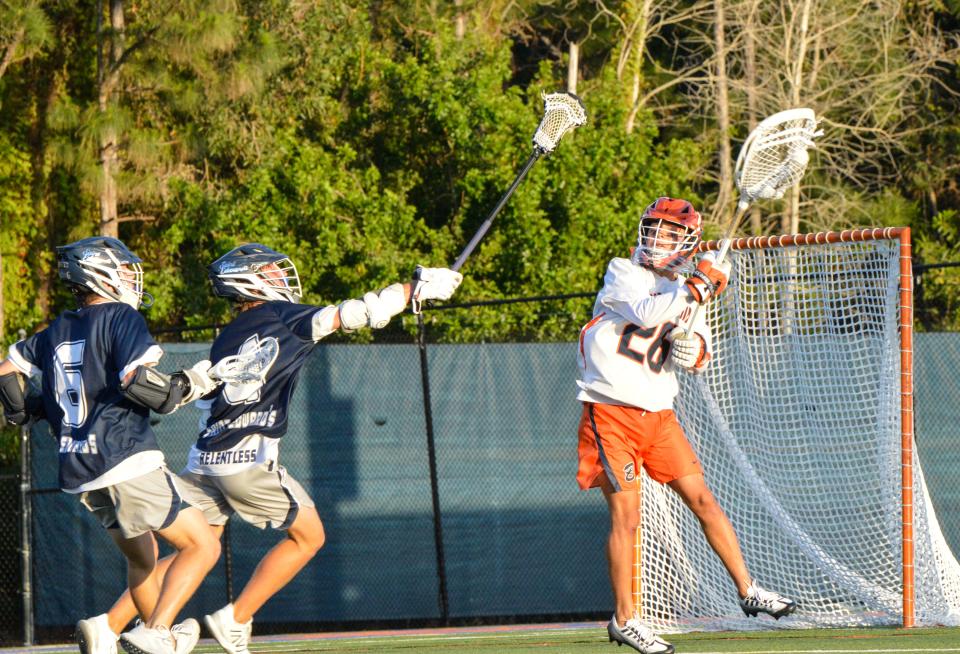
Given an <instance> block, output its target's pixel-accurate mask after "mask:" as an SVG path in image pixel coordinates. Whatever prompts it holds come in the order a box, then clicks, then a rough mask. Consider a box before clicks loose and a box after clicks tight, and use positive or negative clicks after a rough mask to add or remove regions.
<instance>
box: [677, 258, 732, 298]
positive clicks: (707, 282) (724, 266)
mask: <svg viewBox="0 0 960 654" xmlns="http://www.w3.org/2000/svg"><path fill="white" fill-rule="evenodd" d="M729 279H730V260H729V259H726V258H725V259H724V260H723V261H721V262H719V263H718V262H717V253H716V252H714V251H712V250H711V251H710V252H707V253H706V254H704V255H703V257H701V259H700V263H698V264H697V269H696V270H694V271H693V272H692V273H691V274H690V277H689V278H688V279H687V281H686V285H687V289H688V290H689V291H690V295H692V296H693V299H694V300H696V301H697V302H699V303H700V304H704V303H706V302H709V301H710V300H712V299H713V298H715V297H717V296H718V295H720V294H721V293H723V289H725V288H726V287H727V281H728V280H729Z"/></svg>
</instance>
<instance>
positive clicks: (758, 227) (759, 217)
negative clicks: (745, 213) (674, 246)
mask: <svg viewBox="0 0 960 654" xmlns="http://www.w3.org/2000/svg"><path fill="white" fill-rule="evenodd" d="M756 15H757V2H756V0H750V2H749V3H748V6H747V17H746V19H745V20H744V25H743V78H744V79H743V81H744V88H745V92H746V96H747V133H748V134H749V133H750V132H752V131H753V130H754V128H755V127H756V126H757V123H758V122H759V120H758V117H759V113H760V103H759V101H758V99H757V93H758V84H759V81H758V80H757V41H756V27H757V26H756ZM749 216H750V233H751V234H753V235H754V236H761V235H762V234H763V214H762V213H761V211H760V208H759V207H756V206H754V207H751V208H750V211H749Z"/></svg>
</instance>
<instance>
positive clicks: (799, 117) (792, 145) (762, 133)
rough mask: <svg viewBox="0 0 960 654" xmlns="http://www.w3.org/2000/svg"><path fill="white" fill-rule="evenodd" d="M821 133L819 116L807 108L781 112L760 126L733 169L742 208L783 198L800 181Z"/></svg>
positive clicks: (748, 140)
mask: <svg viewBox="0 0 960 654" xmlns="http://www.w3.org/2000/svg"><path fill="white" fill-rule="evenodd" d="M822 134H823V132H822V131H820V130H818V129H817V118H816V115H815V114H814V113H813V110H812V109H807V108H797V109H788V110H786V111H781V112H780V113H777V114H774V115H772V116H769V117H768V118H765V119H764V120H763V121H762V122H761V123H760V124H759V125H757V126H756V127H755V128H754V130H753V131H752V132H750V135H749V136H748V137H747V140H746V141H744V143H743V147H742V148H740V155H739V156H738V157H737V163H736V166H735V168H734V180H735V181H736V184H737V189H739V191H740V205H741V207H745V206H746V205H748V204H749V203H750V202H753V201H754V200H758V199H767V198H782V197H783V194H784V192H785V191H786V190H787V189H789V188H790V187H792V186H793V185H794V184H796V183H797V182H798V181H800V178H801V177H802V176H803V171H804V170H806V168H807V163H808V162H809V161H810V155H809V153H808V152H807V150H808V149H809V148H812V147H815V144H814V142H813V140H814V139H815V138H816V137H818V136H821V135H822Z"/></svg>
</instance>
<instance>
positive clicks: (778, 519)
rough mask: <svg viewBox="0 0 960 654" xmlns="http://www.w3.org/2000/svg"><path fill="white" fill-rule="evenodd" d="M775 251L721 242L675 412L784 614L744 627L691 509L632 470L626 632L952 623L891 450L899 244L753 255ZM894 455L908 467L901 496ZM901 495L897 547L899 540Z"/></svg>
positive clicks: (934, 531)
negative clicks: (719, 286) (703, 327)
mask: <svg viewBox="0 0 960 654" xmlns="http://www.w3.org/2000/svg"><path fill="white" fill-rule="evenodd" d="M864 232H865V233H866V234H867V236H868V237H869V236H870V234H874V235H876V234H877V233H879V232H880V230H864ZM864 232H855V233H854V232H844V234H845V235H848V234H856V235H859V236H860V237H862V236H863V234H864ZM884 233H885V234H887V235H889V234H890V233H891V230H886V232H884ZM897 233H899V230H897ZM821 236H825V235H817V236H816V237H813V236H812V235H808V236H805V237H789V238H790V240H794V239H795V238H803V239H805V240H814V238H816V239H820V237H821ZM831 238H839V235H838V234H834V235H833V236H832V237H831ZM777 240H778V239H741V240H740V241H738V242H736V243H735V244H734V246H733V247H732V248H731V250H730V252H729V255H728V256H731V257H732V258H733V273H732V275H731V283H730V287H729V289H728V290H727V291H726V292H725V293H724V294H723V295H722V296H721V297H720V298H719V299H718V300H717V301H716V302H714V303H711V304H710V305H708V309H709V313H708V316H709V320H710V323H711V325H712V328H713V330H714V348H715V353H714V359H713V361H712V363H711V365H710V366H709V367H708V369H707V372H706V373H704V374H702V375H698V376H692V375H680V376H681V378H682V380H681V385H682V388H681V392H680V396H679V397H678V399H677V403H676V409H677V414H678V416H679V418H680V421H681V423H682V424H683V426H684V428H685V430H686V432H687V436H688V438H689V439H690V441H691V443H692V444H693V446H694V448H695V449H696V451H697V453H698V454H699V456H700V460H701V463H702V464H703V466H704V469H705V472H706V476H707V483H708V484H709V486H710V487H711V489H712V490H713V492H714V494H715V495H716V496H717V499H718V500H719V502H720V504H721V506H723V508H724V510H725V511H726V513H727V515H728V516H729V517H730V519H731V521H732V522H733V525H734V528H735V529H736V532H737V535H738V536H739V538H740V544H741V547H742V549H743V552H744V556H745V558H746V561H747V566H748V568H749V569H750V571H751V573H752V574H753V576H754V577H755V578H756V579H757V581H758V582H759V583H760V585H761V586H764V587H765V588H769V589H771V590H776V591H778V592H780V593H783V594H784V595H787V596H789V597H791V598H793V599H795V600H796V601H797V603H798V610H797V612H796V613H795V614H794V615H792V616H789V617H787V618H784V619H782V620H780V622H779V623H777V622H775V621H773V620H770V619H769V618H766V617H765V616H764V617H762V618H760V619H752V618H751V619H748V618H746V617H745V616H744V615H743V613H742V612H741V611H740V608H739V606H738V604H737V595H736V591H735V588H734V586H733V583H732V581H731V580H730V578H729V576H728V575H727V573H726V571H725V569H724V568H723V566H722V565H721V563H720V561H719V559H718V558H717V557H716V555H715V554H714V553H713V551H712V550H711V549H710V547H709V546H708V545H707V543H706V540H705V538H704V536H703V532H702V531H701V529H700V527H699V524H698V523H697V521H696V519H695V518H694V516H693V514H692V513H691V512H690V511H689V510H688V509H686V508H685V507H684V506H683V505H682V504H681V502H680V501H679V499H678V498H677V496H676V495H675V494H674V493H673V492H672V491H670V490H669V489H668V488H667V487H665V486H661V485H659V484H657V483H654V482H651V481H650V479H649V478H648V477H646V475H644V476H643V478H644V485H643V488H642V509H641V510H642V513H643V515H642V520H641V525H642V527H641V530H642V539H640V540H641V542H640V545H639V549H638V553H639V555H640V556H639V557H638V563H637V569H638V574H637V575H636V576H637V580H636V586H635V592H637V593H638V594H639V596H640V597H641V602H642V603H641V604H640V605H641V606H642V607H643V608H642V617H643V620H644V621H645V622H646V623H647V624H649V625H651V626H652V627H654V628H655V629H658V630H661V631H666V632H670V631H690V630H700V629H760V628H772V627H774V626H780V627H783V626H796V627H811V626H854V625H896V624H903V623H906V624H908V625H909V624H910V622H911V621H912V619H913V617H912V616H909V615H908V614H909V613H910V612H911V611H912V612H913V613H914V615H915V623H916V624H917V625H933V624H958V622H960V566H958V564H957V561H956V559H955V557H954V555H953V554H952V553H951V551H950V549H949V547H948V546H947V544H946V542H945V540H944V538H943V536H942V534H941V531H940V527H939V524H938V522H937V518H936V516H935V515H934V512H933V507H932V505H931V503H930V500H929V497H928V495H927V489H926V486H925V484H924V482H923V475H922V472H921V470H920V466H919V461H918V459H917V458H916V455H915V454H914V453H913V452H912V450H911V449H909V446H910V445H912V424H911V423H912V421H911V420H910V419H909V418H908V419H907V420H903V419H902V416H903V415H907V416H910V415H912V413H911V412H910V407H911V402H912V398H911V397H906V396H904V395H902V394H901V391H902V390H903V392H904V393H905V394H907V395H909V393H910V392H911V385H912V381H911V380H912V378H911V376H910V375H911V371H910V369H909V368H910V367H911V364H910V360H911V356H912V353H910V352H909V349H910V348H909V344H910V342H911V341H912V335H911V331H910V328H909V325H910V323H911V319H912V312H911V302H912V298H911V294H910V290H909V287H910V276H909V260H907V264H906V267H905V268H904V270H905V275H904V279H903V281H901V269H902V267H901V243H900V241H899V240H898V238H877V239H876V240H869V239H868V240H862V241H857V242H835V243H824V244H819V245H794V246H789V247H769V246H767V247H757V246H758V245H768V243H767V242H768V241H777ZM822 240H826V238H824V239H822ZM904 252H905V253H906V254H907V255H909V243H908V242H907V244H906V246H905V249H904ZM902 285H903V287H904V288H905V289H906V290H905V292H901V286H902ZM901 305H903V307H904V308H905V312H904V314H903V315H901ZM901 321H905V322H904V324H906V325H907V326H908V327H907V329H906V330H901ZM901 331H905V332H906V338H905V339H904V340H903V342H904V343H907V345H908V347H907V348H906V350H907V351H906V353H905V354H906V356H905V358H904V359H903V361H904V362H905V363H903V365H902V356H903V354H904V353H902V352H901V350H902V348H901V343H902V341H901ZM902 368H904V369H905V370H902ZM901 372H904V373H905V374H904V375H901ZM904 422H906V423H907V424H906V425H904V424H903V423H904ZM902 426H903V427H905V429H901V427H902ZM902 444H904V445H907V446H908V448H907V449H905V450H903V451H905V452H906V455H904V454H902V452H903V451H902V449H901V446H902ZM902 456H905V460H906V461H911V460H912V462H913V466H912V475H913V484H912V493H911V492H910V490H911V489H910V488H907V492H906V493H905V492H904V490H903V483H902V477H901V473H902V468H903V466H901V457H902ZM910 472H911V471H910V470H909V468H908V475H909V473H910ZM908 486H909V477H908ZM911 494H912V514H913V515H912V522H913V525H912V539H910V533H911V530H910V527H909V526H908V527H907V528H906V529H902V528H901V525H902V522H903V516H904V511H903V506H904V503H905V502H906V504H907V507H908V508H907V512H906V515H907V517H908V518H909V513H910V511H911V509H910V506H911ZM905 534H906V535H907V538H908V540H907V541H906V542H907V546H906V548H905V547H904V542H905V541H904V535H905ZM911 547H912V549H913V577H914V580H915V582H914V583H915V593H914V594H913V595H914V597H915V603H913V604H911V603H910V602H911V597H910V596H911V593H910V592H909V585H910V576H909V575H910V549H911ZM905 550H906V552H907V557H906V563H907V565H906V568H907V576H906V577H905V576H904V568H905V565H904V563H905V557H904V551H905ZM904 579H907V588H908V592H907V593H906V594H905V593H904ZM905 597H906V601H905Z"/></svg>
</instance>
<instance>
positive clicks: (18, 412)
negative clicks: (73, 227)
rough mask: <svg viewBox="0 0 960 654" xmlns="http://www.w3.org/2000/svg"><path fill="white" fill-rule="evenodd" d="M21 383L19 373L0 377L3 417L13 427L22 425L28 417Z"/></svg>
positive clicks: (0, 400) (0, 399) (0, 401)
mask: <svg viewBox="0 0 960 654" xmlns="http://www.w3.org/2000/svg"><path fill="white" fill-rule="evenodd" d="M21 381H22V380H21V376H20V373H17V372H11V373H9V374H6V375H3V376H2V377H0V404H3V416H4V417H5V418H6V419H7V420H8V421H9V422H11V423H12V424H14V425H22V424H23V423H25V422H26V421H27V417H28V416H27V407H26V400H25V398H24V396H23V386H21Z"/></svg>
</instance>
